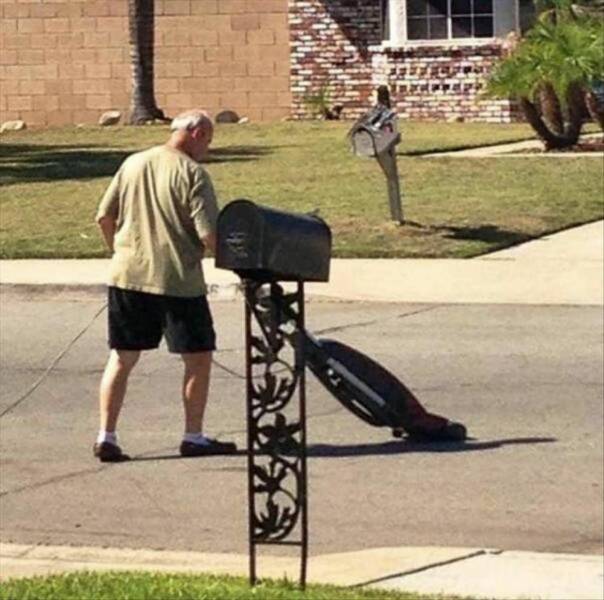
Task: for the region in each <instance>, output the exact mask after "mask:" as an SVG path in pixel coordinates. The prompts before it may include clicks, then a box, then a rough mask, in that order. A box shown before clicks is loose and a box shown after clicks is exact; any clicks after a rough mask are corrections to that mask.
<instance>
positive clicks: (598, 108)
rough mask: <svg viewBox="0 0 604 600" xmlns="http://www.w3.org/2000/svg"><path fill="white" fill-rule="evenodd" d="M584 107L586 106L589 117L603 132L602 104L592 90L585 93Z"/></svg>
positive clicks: (603, 110) (603, 105) (603, 109)
mask: <svg viewBox="0 0 604 600" xmlns="http://www.w3.org/2000/svg"><path fill="white" fill-rule="evenodd" d="M585 106H587V111H588V112H589V116H590V117H591V118H592V119H593V120H594V121H595V122H596V123H597V124H598V125H599V126H600V129H601V130H602V131H604V102H602V101H600V100H599V99H598V97H597V96H596V95H595V94H594V93H593V91H592V90H587V91H586V92H585Z"/></svg>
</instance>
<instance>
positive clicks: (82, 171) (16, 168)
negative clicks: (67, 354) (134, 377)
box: [0, 122, 604, 258]
mask: <svg viewBox="0 0 604 600" xmlns="http://www.w3.org/2000/svg"><path fill="white" fill-rule="evenodd" d="M349 127H350V123H337V122H336V123H327V122H304V123H296V122H288V123H278V124H272V125H264V124H261V125H245V126H220V127H218V129H217V132H216V136H215V145H214V149H213V152H212V157H211V161H210V162H209V164H208V170H209V171H210V173H211V174H212V176H213V179H214V182H215V186H216V189H217V192H218V194H219V199H220V201H221V203H222V204H225V203H226V202H228V201H230V200H233V199H235V198H241V197H246V198H250V199H252V200H254V201H256V202H259V203H264V204H267V205H271V206H274V207H281V208H283V209H285V210H291V211H295V212H305V211H310V210H315V209H319V211H320V215H321V216H322V217H323V218H324V219H325V220H326V221H327V222H328V224H329V225H330V227H331V228H332V231H333V234H334V256H339V257H359V256H366V257H470V256H476V255H479V254H483V253H486V252H490V251H493V250H495V249H498V248H502V247H505V246H509V245H511V244H514V243H518V242H521V241H524V240H528V239H531V238H533V237H538V236H541V235H544V234H546V233H549V232H552V231H557V230H560V229H563V228H566V227H569V226H572V225H576V224H580V223H585V222H589V221H593V220H596V219H599V218H602V215H603V201H602V198H603V196H604V183H603V177H602V161H601V159H597V158H593V157H587V158H580V157H573V158H566V157H562V158H556V157H547V158H544V157H539V156H534V157H533V156H531V157H527V158H514V157H507V158H506V157H496V158H495V157H493V158H484V159H475V158H461V157H460V158H453V157H447V158H445V157H442V158H429V159H428V158H422V157H421V156H418V154H420V153H424V152H431V151H438V150H447V149H454V148H467V147H472V146H478V145H485V144H494V143H499V142H507V141H513V140H519V139H526V138H530V137H532V133H531V131H530V129H529V128H528V126H526V125H523V124H514V125H490V124H469V123H437V124H427V123H406V122H403V123H402V130H403V142H402V144H401V145H400V146H399V171H400V174H401V178H402V187H403V192H404V201H403V202H404V210H405V217H406V219H407V221H408V222H409V224H408V225H405V226H403V227H399V226H395V225H394V224H392V223H390V222H389V220H388V215H389V211H388V202H387V196H386V183H385V178H384V176H383V175H382V173H381V171H380V169H379V167H378V165H377V163H376V161H375V160H373V159H365V160H364V159H359V158H356V157H354V156H353V155H352V154H351V153H350V151H349V149H348V144H347V141H346V132H347V130H348V128H349ZM166 136H167V128H166V127H163V126H149V127H139V128H129V127H117V128H113V129H101V128H96V127H86V128H73V127H72V128H62V129H54V130H53V129H51V130H39V131H25V132H18V133H11V134H6V135H4V134H3V135H2V137H1V138H0V257H2V258H26V257H47V258H56V257H65V258H83V257H100V256H105V255H106V254H105V251H104V249H103V246H102V243H101V240H100V237H99V235H98V233H97V230H96V226H95V224H94V223H93V217H94V214H95V212H96V207H97V204H98V201H99V199H100V197H101V195H102V193H103V191H104V189H105V187H106V186H107V184H108V182H109V180H110V177H111V175H112V174H113V173H114V172H115V171H116V169H117V168H118V166H119V164H120V163H121V162H122V160H123V159H124V158H125V157H126V156H127V155H128V154H129V153H130V152H132V151H135V150H138V149H142V148H145V147H148V146H150V145H152V144H158V143H162V142H163V141H164V140H165V139H166Z"/></svg>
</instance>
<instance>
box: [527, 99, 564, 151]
mask: <svg viewBox="0 0 604 600" xmlns="http://www.w3.org/2000/svg"><path fill="white" fill-rule="evenodd" d="M520 108H522V112H523V113H524V116H525V117H526V120H527V121H528V124H529V125H530V126H531V127H532V128H533V129H534V130H535V132H536V133H537V135H538V136H539V138H540V139H541V141H542V142H543V144H544V146H545V150H546V151H547V150H552V149H553V148H557V147H559V146H558V143H559V141H558V140H559V137H560V136H558V135H556V134H555V133H554V132H553V131H550V129H549V128H548V126H547V125H546V124H545V122H544V121H543V119H542V118H541V115H540V114H539V111H538V110H537V107H536V106H535V105H534V104H533V103H532V102H531V101H530V100H529V99H528V98H526V97H522V98H520Z"/></svg>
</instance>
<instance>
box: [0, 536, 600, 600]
mask: <svg viewBox="0 0 604 600" xmlns="http://www.w3.org/2000/svg"><path fill="white" fill-rule="evenodd" d="M0 565H1V568H0V579H3V580H6V579H10V578H14V577H28V576H34V575H48V574H54V573H65V572H70V571H81V570H88V571H109V570H112V571H125V570H143V571H153V572H172V573H175V572H178V573H214V574H230V575H241V576H247V575H248V557H247V555H243V554H211V553H202V552H162V551H156V550H153V551H152V550H126V549H113V548H94V547H69V546H28V545H19V544H0ZM299 568H300V561H299V559H298V558H293V557H277V556H263V557H261V558H260V559H259V563H258V574H259V576H260V577H272V578H282V577H284V576H287V577H288V578H289V579H292V580H297V579H298V577H299ZM603 574H604V569H603V560H602V556H586V555H572V554H536V553H531V552H499V551H497V550H485V549H480V548H426V547H420V548H373V549H370V550H361V551H358V552H346V553H341V554H326V555H322V556H313V557H311V558H310V559H309V566H308V577H309V582H310V583H325V584H333V585H342V586H350V587H359V586H369V587H373V588H382V589H395V590H400V591H405V592H417V593H422V594H443V595H444V594H454V595H459V596H472V597H475V598H492V599H502V600H509V599H512V598H526V599H532V598H535V599H537V598H540V599H547V600H562V599H564V600H598V599H600V598H602V597H603V591H602V589H603V588H602V585H603V579H602V578H603Z"/></svg>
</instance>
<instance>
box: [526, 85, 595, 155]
mask: <svg viewBox="0 0 604 600" xmlns="http://www.w3.org/2000/svg"><path fill="white" fill-rule="evenodd" d="M556 100H557V98H556ZM520 107H521V108H522V111H523V112H524V115H525V117H526V120H527V121H528V123H529V125H530V126H531V127H532V128H533V129H534V130H535V132H536V133H537V135H538V136H539V138H540V139H541V140H542V141H543V144H544V146H545V150H546V151H548V150H561V149H562V148H568V147H569V146H574V145H575V144H576V143H577V142H578V141H579V136H580V135H581V127H582V125H583V92H582V89H581V86H579V85H578V84H576V83H572V84H570V86H569V88H568V91H567V94H566V107H567V108H566V113H567V120H566V123H563V126H562V132H557V131H553V130H552V129H551V128H550V127H548V123H547V122H546V121H545V119H544V118H543V116H542V115H541V114H539V111H538V110H537V107H536V106H535V105H534V104H533V103H532V102H531V101H530V100H529V99H528V98H526V97H522V98H520Z"/></svg>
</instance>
